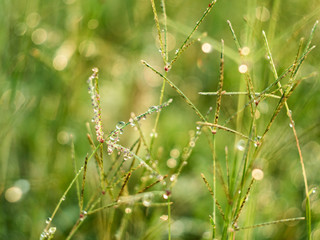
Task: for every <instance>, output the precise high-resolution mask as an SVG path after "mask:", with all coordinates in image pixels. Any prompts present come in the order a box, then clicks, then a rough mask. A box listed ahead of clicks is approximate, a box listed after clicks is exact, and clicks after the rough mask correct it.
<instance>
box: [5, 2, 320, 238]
mask: <svg viewBox="0 0 320 240" xmlns="http://www.w3.org/2000/svg"><path fill="white" fill-rule="evenodd" d="M156 4H157V8H158V9H160V7H159V2H158V1H156ZM208 4H209V1H206V0H198V1H191V0H188V1H182V0H168V1H166V9H167V15H168V41H169V54H170V55H171V56H173V55H174V52H175V50H176V49H177V48H178V47H179V46H180V45H181V43H182V42H183V40H184V39H185V38H186V37H187V35H188V34H189V33H190V32H191V30H192V28H193V27H194V25H195V23H196V21H198V20H199V18H200V17H201V14H202V13H203V11H204V10H205V9H206V8H207V7H208ZM319 15H320V1H318V0H312V1H308V2H304V1H288V0H285V1H280V0H275V1H261V0H247V1H244V0H243V1H236V0H230V1H219V0H218V2H217V4H216V5H215V6H214V8H213V10H212V12H211V13H210V14H209V15H208V17H207V18H206V19H205V20H204V22H203V23H202V25H201V26H200V28H199V29H198V31H197V32H196V38H198V37H200V38H201V40H200V41H196V42H195V44H193V45H192V46H190V48H188V49H187V50H186V51H185V52H184V53H183V55H182V56H181V58H180V59H179V60H178V61H177V62H176V64H175V66H174V68H173V69H172V70H170V72H169V73H168V75H169V78H170V79H171V80H172V81H173V82H174V83H175V84H176V85H178V86H179V88H180V89H181V90H183V91H184V93H185V94H186V95H187V96H188V97H189V98H190V99H191V100H192V102H193V103H194V104H195V105H196V106H197V107H198V108H199V110H200V111H201V112H202V113H205V112H206V111H207V110H208V108H209V107H210V106H213V107H215V101H216V97H214V96H201V95H199V94H198V92H209V91H211V92H212V91H217V88H218V81H219V57H220V52H219V49H220V39H224V41H225V77H224V89H225V90H228V91H238V90H239V88H242V87H243V86H244V85H241V84H240V79H241V74H240V73H239V71H238V65H239V64H240V57H239V54H238V51H237V49H236V47H235V44H234V41H233V38H232V34H231V33H230V30H229V28H228V24H227V20H230V21H231V23H232V24H233V28H234V30H235V31H236V33H237V35H238V37H239V40H240V42H241V43H242V45H243V46H247V47H249V48H250V53H249V59H250V61H249V62H248V66H249V71H251V72H252V76H253V82H254V85H255V88H256V90H257V91H262V90H263V89H264V88H265V87H266V86H268V85H269V84H270V83H271V82H272V81H273V75H272V71H271V70H270V67H269V64H268V61H267V60H266V52H265V48H264V43H263V36H262V34H261V31H262V30H264V31H265V32H266V34H267V36H268V40H269V44H270V48H271V51H272V54H273V58H274V61H275V63H276V68H277V70H278V72H279V73H281V72H282V71H284V69H285V68H287V66H290V65H291V64H292V62H293V61H294V58H295V55H296V52H297V49H298V46H299V41H300V38H301V37H305V38H307V37H308V36H309V33H310V30H311V28H312V26H313V24H314V22H315V21H316V20H317V19H318V18H319ZM153 18H154V17H153V13H152V8H151V4H150V1H148V0H144V1H97V0H92V1H84V0H63V1H62V0H59V1H46V2H43V1H39V0H31V1H26V0H12V1H8V0H3V1H1V2H0V53H1V58H0V61H1V68H0V113H1V117H0V128H1V131H0V136H1V143H0V203H1V204H0V208H1V210H0V239H12V240H15V239H38V238H39V236H40V233H41V232H42V230H43V229H44V227H45V220H46V219H47V218H48V217H49V216H50V215H51V213H52V211H53V210H54V207H55V206H56V204H57V202H58V201H59V198H60V197H61V196H62V194H63V192H64V191H65V189H66V188H67V186H68V185H69V183H70V181H71V180H72V178H73V177H74V171H73V163H72V157H71V142H72V139H71V138H73V139H74V146H75V156H76V161H77V164H78V166H81V165H82V164H83V162H84V158H85V156H86V154H87V153H89V154H90V153H91V152H92V150H91V147H90V145H89V143H88V141H87V137H86V134H87V129H86V123H87V122H90V121H91V118H92V108H91V103H90V96H89V95H88V93H87V92H88V90H87V88H88V86H87V83H86V80H87V79H88V77H89V76H90V75H91V69H92V68H93V67H98V68H99V69H100V71H99V74H100V77H99V79H100V80H99V84H100V95H101V104H102V105H101V107H102V111H103V112H102V119H103V126H104V128H105V132H106V133H108V132H110V131H112V130H113V129H114V128H115V126H116V123H117V122H119V121H128V119H129V118H130V113H131V112H134V113H136V114H139V113H143V112H145V111H147V110H148V108H149V107H150V106H153V105H157V104H158V103H159V96H160V89H161V85H162V79H161V78H159V77H158V76H157V75H156V74H154V73H153V72H152V71H150V70H149V69H147V68H146V67H145V66H143V65H142V64H141V62H140V60H141V59H144V60H146V61H147V62H149V63H150V64H152V65H153V66H154V67H156V68H157V69H163V63H162V59H161V55H160V53H159V42H158V41H157V29H156V26H155V23H154V19H153ZM319 39H320V34H319V29H317V30H316V32H315V35H314V39H313V41H312V44H315V45H316V46H317V45H319V44H318V43H319ZM205 43H209V44H210V45H207V46H210V47H212V48H213V49H212V51H209V52H208V53H206V51H207V50H206V49H205V48H204V44H205ZM319 67H320V49H319V47H318V46H317V47H316V48H315V50H313V51H312V52H311V53H310V54H309V56H308V58H307V59H306V61H305V63H304V65H303V66H302V68H301V70H300V73H299V74H300V75H301V76H307V75H310V74H312V73H317V72H318V71H319ZM242 90H243V91H245V90H246V89H245V88H244V89H242ZM319 91H320V85H319V77H318V75H314V76H312V77H310V78H308V79H306V80H303V81H302V83H301V84H300V85H299V86H298V88H297V89H296V91H295V92H294V93H293V95H292V96H291V97H290V99H289V100H288V104H289V106H290V108H291V110H292V112H293V119H294V120H295V126H296V129H297V133H298V137H299V140H300V144H301V148H302V154H303V156H304V160H305V166H306V172H307V177H308V183H309V188H310V189H312V188H316V192H315V193H314V194H312V195H311V210H312V237H313V239H320V217H319V216H320V215H319V214H320V200H319V192H318V188H319V184H320V178H319V174H318V173H319V171H320V127H319V126H320V125H319V124H320V111H319V105H320V95H319ZM169 98H173V103H172V104H171V105H170V106H168V107H167V108H165V109H163V110H162V113H161V116H160V122H159V127H158V129H159V130H158V138H156V140H155V147H154V149H155V152H157V156H158V159H157V160H158V161H159V168H160V170H161V172H163V173H164V174H172V173H173V170H172V169H171V168H170V167H168V165H167V160H168V159H170V158H178V156H179V155H180V154H181V153H182V151H183V148H184V147H185V146H186V145H188V143H189V138H190V130H194V129H195V122H197V121H198V120H199V119H198V116H197V115H196V114H195V113H194V112H193V111H192V110H191V109H190V108H189V107H188V106H187V105H186V103H185V102H184V101H183V100H182V99H181V98H180V97H179V96H178V95H177V93H176V92H175V91H174V90H172V89H171V88H170V87H167V88H166V91H165V94H164V99H165V100H168V99H169ZM237 101H238V98H236V97H225V98H223V104H222V108H221V116H220V118H221V119H222V121H223V120H225V119H227V118H228V117H229V116H230V115H231V114H232V113H233V112H235V111H236V109H237V107H238V105H237V104H238V102H237ZM270 102H271V103H273V104H275V103H276V101H275V100H270ZM268 103H269V102H264V103H263V105H262V106H260V107H261V109H260V116H259V119H258V120H257V121H258V123H259V124H260V125H259V126H260V129H259V128H258V131H263V129H264V127H265V126H266V124H267V123H268V121H269V120H270V114H271V113H272V111H273V110H274V109H271V103H270V105H268ZM155 116H156V115H151V116H148V118H147V120H146V121H144V122H143V124H142V128H143V130H144V131H145V132H146V133H150V131H151V129H152V127H153V124H154V121H155ZM242 121H243V125H242V129H241V130H243V131H244V130H247V129H248V128H249V122H248V121H247V120H246V119H245V118H244V119H243V120H242ZM133 134H135V133H133V131H131V130H130V129H129V130H128V132H125V133H124V136H123V137H122V140H121V141H123V142H124V143H126V144H127V145H128V146H129V145H130V144H132V143H133V142H134V140H135V138H134V139H133V138H132V137H131V135H133ZM71 135H72V137H71ZM218 135H219V141H218V142H217V146H216V148H217V157H218V158H220V160H219V161H221V162H223V161H224V157H225V153H224V151H225V146H226V145H228V147H229V151H230V159H233V158H235V157H236V156H237V154H239V153H237V150H236V147H235V146H232V144H231V143H233V141H234V136H233V135H232V134H230V133H225V132H221V133H220V132H219V134H218ZM147 137H148V138H149V136H147ZM148 141H149V140H148ZM208 149H209V147H208V143H207V141H206V138H205V136H204V134H203V135H202V136H201V138H200V139H199V141H198V142H197V145H196V146H195V149H194V152H193V153H192V155H191V157H190V159H189V161H188V165H187V166H186V168H185V169H184V170H183V172H182V173H181V175H180V178H179V180H178V182H177V184H176V186H175V187H174V191H173V194H172V199H171V200H172V201H173V202H174V204H173V205H172V207H171V211H172V219H173V220H174V222H173V225H172V239H209V238H207V236H208V231H209V229H210V222H209V218H208V216H209V214H211V213H212V198H211V197H210V194H209V192H208V191H207V189H206V186H205V185H204V184H203V182H202V179H201V176H200V173H204V174H205V175H206V176H207V178H209V179H212V156H211V154H210V151H208ZM172 150H174V151H172ZM170 153H171V155H170ZM177 154H178V155H177ZM256 165H257V167H259V168H262V169H263V171H264V179H263V180H262V181H261V182H259V183H257V185H255V187H254V189H253V190H252V193H251V194H252V196H250V198H252V199H255V204H252V205H248V206H247V208H246V209H245V210H244V213H243V215H242V216H241V219H240V221H242V222H246V223H251V224H252V225H253V224H256V223H261V222H268V221H273V220H277V219H283V218H290V217H297V216H304V211H305V206H304V199H305V195H304V185H303V177H302V174H301V167H300V164H299V156H298V152H297V149H296V145H295V140H294V136H293V134H292V130H291V128H290V127H289V120H288V118H287V116H286V114H285V111H284V109H283V110H282V111H281V113H280V115H279V117H278V118H277V123H276V124H274V125H273V126H272V127H271V130H270V132H269V133H268V136H267V137H266V141H265V144H264V146H263V148H262V149H261V153H260V155H259V159H258V160H257V161H256ZM93 169H94V168H93ZM90 171H93V170H90ZM94 179H95V178H94V177H93V180H90V181H89V183H88V184H87V188H88V189H90V188H94V187H95V186H94V184H96V182H95V181H94ZM132 181H138V179H133V180H132ZM132 184H133V183H132ZM12 187H18V188H19V189H20V191H21V192H19V191H18V192H17V190H16V189H14V190H12ZM217 191H218V195H217V198H218V199H219V197H220V195H221V196H222V195H223V190H222V188H221V189H220V188H218V190H217ZM10 193H11V195H10ZM89 193H90V191H89ZM89 193H88V194H89ZM219 194H220V195H219ZM221 198H222V197H221ZM77 205H78V204H77V197H76V190H75V188H73V189H72V190H71V192H70V194H69V195H68V197H67V198H66V201H65V202H64V203H63V204H62V206H61V208H60V209H59V211H58V213H57V215H56V217H55V219H54V221H53V224H54V225H55V226H56V227H57V233H56V236H55V239H65V238H66V236H67V235H68V233H69V231H70V229H71V228H72V226H73V224H74V223H75V221H76V219H77V217H78V214H79V213H78V209H77ZM117 214H118V215H117ZM166 214H167V209H166V208H159V209H157V208H156V209H152V210H145V209H143V210H141V211H140V212H139V213H138V214H136V215H135V212H133V213H132V214H131V216H130V220H129V223H128V225H127V229H128V230H127V231H125V232H126V233H125V234H124V235H123V236H122V238H121V239H167V227H166V225H165V224H161V221H160V220H159V218H160V216H162V215H166ZM116 215H117V217H115V219H114V221H115V222H116V223H117V222H119V224H118V226H120V224H121V221H120V219H121V216H122V213H120V212H117V213H116ZM252 216H254V218H252ZM246 218H248V219H246ZM114 225H115V226H114V228H115V229H113V231H114V232H117V230H116V229H117V224H114ZM157 226H161V227H159V228H157ZM136 228H137V229H139V231H141V232H139V233H137V232H135V231H134V229H136ZM155 230H158V231H155ZM103 231H104V230H103V226H101V224H100V222H99V218H98V217H94V216H92V217H91V216H90V218H88V220H86V223H85V224H84V225H83V226H81V228H80V229H79V230H78V231H77V233H76V235H75V237H74V239H105V238H103V237H102V236H103V234H102V232H103ZM130 232H135V234H133V235H130ZM148 232H151V233H153V234H151V233H150V234H149V235H148V234H146V233H148ZM112 239H118V238H117V237H116V236H114V238H112ZM236 239H290V240H291V239H306V230H305V223H304V221H298V222H293V223H292V222H291V223H281V224H276V225H269V226H266V227H262V228H256V229H251V230H248V231H246V232H241V234H239V235H238V236H237V238H236Z"/></svg>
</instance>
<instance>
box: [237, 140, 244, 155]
mask: <svg viewBox="0 0 320 240" xmlns="http://www.w3.org/2000/svg"><path fill="white" fill-rule="evenodd" d="M245 145H246V142H245V141H244V140H243V139H241V140H240V141H239V142H238V143H237V149H238V150H239V151H241V152H242V151H244V149H245Z"/></svg>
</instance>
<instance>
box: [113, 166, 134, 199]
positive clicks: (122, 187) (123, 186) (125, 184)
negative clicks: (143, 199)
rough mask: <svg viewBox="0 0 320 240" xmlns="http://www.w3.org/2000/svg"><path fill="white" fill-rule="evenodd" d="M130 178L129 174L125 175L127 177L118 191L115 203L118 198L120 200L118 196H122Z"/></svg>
mask: <svg viewBox="0 0 320 240" xmlns="http://www.w3.org/2000/svg"><path fill="white" fill-rule="evenodd" d="M130 177H131V173H130V172H129V173H128V174H127V176H126V178H125V180H124V182H123V184H122V186H121V189H120V191H119V193H118V197H117V198H116V201H117V202H118V201H119V198H120V196H121V195H122V193H123V190H124V188H125V187H126V186H127V184H128V181H129V178H130Z"/></svg>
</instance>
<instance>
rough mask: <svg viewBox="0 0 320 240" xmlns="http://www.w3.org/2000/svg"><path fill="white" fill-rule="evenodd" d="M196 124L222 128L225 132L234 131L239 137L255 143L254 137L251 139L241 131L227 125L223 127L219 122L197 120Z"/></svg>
mask: <svg viewBox="0 0 320 240" xmlns="http://www.w3.org/2000/svg"><path fill="white" fill-rule="evenodd" d="M197 124H199V125H202V126H210V127H216V128H219V129H222V130H225V131H227V132H231V133H234V134H236V135H238V136H240V137H243V138H245V139H248V140H249V141H251V142H253V143H256V141H255V140H254V139H251V138H249V137H248V136H246V135H244V134H243V133H240V132H238V131H236V130H234V129H231V128H227V127H224V126H221V125H219V124H214V123H208V122H197Z"/></svg>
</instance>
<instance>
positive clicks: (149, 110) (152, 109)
mask: <svg viewBox="0 0 320 240" xmlns="http://www.w3.org/2000/svg"><path fill="white" fill-rule="evenodd" d="M158 110H159V108H158V107H157V106H151V107H149V109H148V112H149V113H152V112H155V111H158Z"/></svg>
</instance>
